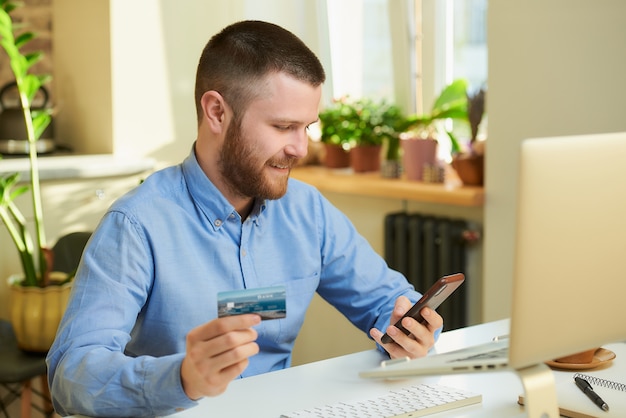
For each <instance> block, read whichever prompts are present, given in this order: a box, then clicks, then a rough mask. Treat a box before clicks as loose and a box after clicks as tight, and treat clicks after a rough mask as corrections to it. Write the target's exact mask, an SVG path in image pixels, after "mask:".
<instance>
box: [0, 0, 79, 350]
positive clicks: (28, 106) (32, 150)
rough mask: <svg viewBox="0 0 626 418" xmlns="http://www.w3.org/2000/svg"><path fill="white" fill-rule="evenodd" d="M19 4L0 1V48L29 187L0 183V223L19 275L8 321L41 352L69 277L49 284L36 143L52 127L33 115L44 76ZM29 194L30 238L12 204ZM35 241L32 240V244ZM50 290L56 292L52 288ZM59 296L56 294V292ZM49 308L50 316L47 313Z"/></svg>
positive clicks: (14, 178)
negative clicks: (10, 78) (19, 120)
mask: <svg viewBox="0 0 626 418" xmlns="http://www.w3.org/2000/svg"><path fill="white" fill-rule="evenodd" d="M17 6H18V3H16V2H13V1H10V0H0V45H2V48H3V49H4V51H5V52H6V54H7V56H8V58H9V63H10V66H11V69H12V71H13V74H14V76H15V83H16V85H17V90H18V92H19V97H20V102H21V108H22V112H23V114H24V123H25V126H26V132H27V136H28V143H29V151H28V161H29V167H30V184H29V185H24V184H21V183H20V182H19V174H18V173H13V174H8V175H5V176H3V177H2V178H0V219H2V222H3V223H4V225H5V226H6V228H7V230H8V232H9V235H10V236H11V239H12V240H13V242H14V243H15V247H16V249H17V252H18V253H19V257H20V261H21V265H22V272H21V274H18V275H16V276H14V277H15V279H14V280H13V281H12V283H11V290H12V293H11V309H10V313H9V315H10V319H11V321H12V322H13V326H14V329H15V333H16V336H17V339H18V344H20V346H21V347H22V348H24V349H26V350H32V351H45V350H47V348H48V347H49V345H50V344H51V343H52V339H53V338H54V333H55V332H56V326H58V321H59V320H60V316H61V315H62V311H63V310H64V308H65V306H64V303H65V302H66V301H67V293H68V292H69V289H68V286H62V285H63V284H64V283H65V282H67V281H69V280H70V279H71V277H69V276H68V275H64V276H62V278H61V279H60V280H58V281H55V282H52V281H51V278H50V268H51V264H52V252H51V250H50V249H49V248H48V246H47V243H46V236H45V229H44V222H43V210H42V203H41V189H40V184H39V168H38V161H37V146H36V141H37V140H38V139H39V137H40V136H41V134H42V132H43V131H44V130H45V128H46V127H47V126H48V124H49V123H50V121H51V115H50V113H49V110H48V109H36V110H35V109H32V101H33V98H34V97H35V95H36V94H37V92H38V91H39V89H40V88H41V87H42V85H43V84H44V83H45V82H46V81H48V79H49V78H50V76H49V75H34V74H31V73H30V70H31V69H32V66H33V65H34V64H35V63H36V62H38V61H39V60H40V59H41V57H42V53H41V52H30V53H22V49H23V47H24V46H25V45H26V44H27V43H28V42H29V41H31V40H32V39H34V38H35V35H34V34H33V33H32V32H28V31H22V32H21V33H19V34H18V32H19V28H16V27H15V25H14V24H13V21H12V18H11V15H10V13H11V12H12V11H13V10H14V9H15V8H16V7H17ZM29 189H30V194H31V198H32V199H31V203H32V211H33V216H34V230H35V234H31V232H30V230H29V228H28V225H27V220H26V217H25V216H24V215H23V213H22V211H20V209H19V208H18V206H17V204H16V198H17V197H18V196H20V195H22V194H24V193H26V192H27V191H29ZM33 235H34V238H33ZM52 284H55V285H60V286H51V285H52ZM55 288H56V289H61V290H56V289H55ZM51 307H54V312H50V311H51V310H52V309H51ZM27 318H42V319H43V321H44V322H43V323H40V324H37V325H26V324H27Z"/></svg>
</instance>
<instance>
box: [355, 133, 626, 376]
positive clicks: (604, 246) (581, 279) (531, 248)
mask: <svg viewBox="0 0 626 418" xmlns="http://www.w3.org/2000/svg"><path fill="white" fill-rule="evenodd" d="M625 161H626V132H622V133H609V134H591V135H577V136H563V137H552V138H534V139H527V140H525V141H522V144H521V148H520V165H519V189H518V196H517V214H516V222H517V234H516V244H515V254H514V256H515V262H514V277H513V295H512V310H511V327H510V338H509V339H504V340H501V341H493V342H491V343H487V344H482V345H480V346H476V347H471V348H468V349H463V350H458V351H455V352H451V353H443V354H435V355H430V356H427V357H424V358H420V359H415V360H410V361H407V362H401V363H397V364H393V365H387V366H380V367H377V368H374V369H371V370H365V371H362V372H361V373H360V376H361V377H364V378H394V377H402V376H418V375H433V374H434V375H441V374H452V373H470V372H484V371H485V370H507V369H509V370H513V369H515V370H519V369H522V368H525V367H527V366H533V365H537V364H541V363H543V362H544V361H547V360H551V359H554V358H558V357H562V356H566V355H569V354H572V353H576V352H579V351H583V350H587V349H589V348H592V347H599V346H601V345H603V344H605V343H610V342H615V341H623V340H625V339H626V327H624V325H623V321H620V320H618V318H623V316H624V314H623V312H624V309H623V304H624V302H623V298H624V295H625V294H626V277H625V276H626V273H625V271H626V266H625V265H624V263H623V260H624V239H625V238H624V237H626V216H625V215H624V214H626V192H625V190H626V164H625V163H624V162H625ZM503 297H505V296H504V295H503ZM444 320H445V318H444ZM494 350H500V356H499V357H497V358H492V357H488V356H487V355H486V354H485V353H487V352H489V351H494Z"/></svg>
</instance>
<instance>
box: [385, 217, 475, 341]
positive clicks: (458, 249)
mask: <svg viewBox="0 0 626 418" xmlns="http://www.w3.org/2000/svg"><path fill="white" fill-rule="evenodd" d="M478 239H479V232H478V231H477V229H476V226H475V225H473V224H471V223H470V222H468V221H466V220H463V219H452V218H447V217H436V216H430V215H422V214H417V213H413V214H410V213H406V212H400V213H391V214H388V215H386V216H385V259H386V261H387V264H388V265H389V267H391V268H392V269H394V270H397V271H399V272H401V273H402V274H404V276H405V277H406V278H407V280H408V281H409V282H411V283H412V284H413V286H415V288H416V289H417V290H418V291H420V292H425V291H426V290H427V289H428V288H429V287H430V286H431V285H432V284H433V283H434V282H435V281H436V280H437V279H439V278H440V277H442V276H445V275H448V274H452V273H464V274H465V276H466V282H465V283H464V284H463V285H462V286H461V287H460V288H459V289H457V290H456V291H455V293H453V294H452V295H451V296H450V297H449V298H448V299H447V300H446V301H445V302H444V303H443V304H442V305H441V306H440V307H439V308H438V309H437V312H439V314H440V315H442V316H443V317H444V327H445V329H446V330H450V329H456V328H460V327H464V326H467V325H468V319H467V318H468V313H467V309H468V306H467V305H468V297H467V295H468V291H467V285H468V282H470V281H471V277H468V274H467V272H466V254H467V249H468V245H469V244H471V243H473V242H475V241H476V240H478Z"/></svg>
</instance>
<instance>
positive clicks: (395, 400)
mask: <svg viewBox="0 0 626 418" xmlns="http://www.w3.org/2000/svg"><path fill="white" fill-rule="evenodd" d="M481 402H482V396H481V395H479V394H476V393H471V392H468V391H465V390H460V389H455V388H450V387H446V386H442V385H433V384H431V385H416V386H409V387H406V388H402V389H397V390H392V391H389V392H388V393H387V394H385V395H382V396H379V397H377V398H369V399H361V400H358V401H348V402H339V403H336V404H331V405H324V406H319V407H316V408H310V409H303V410H301V411H295V412H292V413H289V414H283V415H281V418H327V417H346V418H352V417H354V418H366V417H381V418H383V417H384V418H392V417H393V418H413V417H423V416H425V415H429V414H434V413H436V412H443V411H448V410H450V409H454V408H460V407H462V406H467V405H473V404H477V403H481Z"/></svg>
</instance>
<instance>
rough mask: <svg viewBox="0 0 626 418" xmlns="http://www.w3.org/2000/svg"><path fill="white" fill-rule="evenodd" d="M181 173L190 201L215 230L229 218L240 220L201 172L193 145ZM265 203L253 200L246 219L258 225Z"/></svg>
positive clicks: (228, 203) (233, 209)
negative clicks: (233, 217)
mask: <svg viewBox="0 0 626 418" xmlns="http://www.w3.org/2000/svg"><path fill="white" fill-rule="evenodd" d="M182 171H183V176H184V178H185V182H186V183H187V187H188V189H189V193H190V194H191V197H192V199H193V200H194V201H195V202H196V205H198V207H199V208H200V210H202V211H203V212H204V214H205V215H206V216H207V218H208V219H209V221H210V222H211V225H213V228H214V229H215V230H217V229H219V228H220V227H221V226H222V224H223V223H224V221H225V220H226V219H228V218H229V217H230V216H236V217H238V218H239V219H240V220H241V217H240V216H239V214H238V213H237V211H236V210H235V207H234V206H233V205H232V204H230V202H229V201H228V200H227V199H226V198H225V197H224V195H222V193H221V192H220V191H219V190H218V188H217V187H215V185H214V184H213V183H212V182H211V180H210V179H209V178H208V177H207V175H206V174H205V173H204V171H202V168H201V167H200V164H199V163H198V159H197V158H196V152H195V143H194V146H192V148H191V152H190V153H189V155H188V156H187V158H185V160H184V161H183V163H182ZM267 203H268V201H267V200H262V201H258V199H255V202H254V206H253V208H252V211H251V212H250V215H249V217H248V218H249V219H250V220H252V221H253V222H254V223H255V224H257V225H258V224H259V222H260V217H261V215H262V213H263V212H264V211H265V209H266V208H267Z"/></svg>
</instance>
